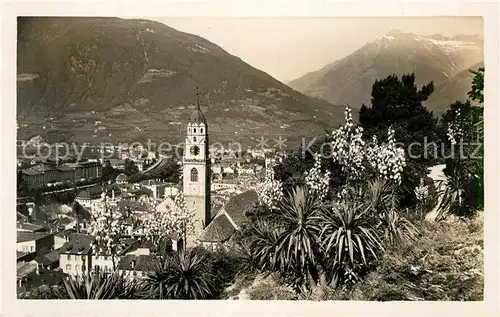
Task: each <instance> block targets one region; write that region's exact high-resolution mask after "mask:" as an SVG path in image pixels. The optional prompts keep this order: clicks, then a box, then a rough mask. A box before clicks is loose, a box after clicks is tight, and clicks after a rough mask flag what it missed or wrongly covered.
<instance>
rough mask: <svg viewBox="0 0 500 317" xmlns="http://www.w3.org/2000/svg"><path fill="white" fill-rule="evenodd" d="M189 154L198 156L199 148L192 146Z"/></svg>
mask: <svg viewBox="0 0 500 317" xmlns="http://www.w3.org/2000/svg"><path fill="white" fill-rule="evenodd" d="M190 152H191V154H192V155H198V154H199V153H200V148H199V147H197V146H196V145H195V146H192V147H191V149H190Z"/></svg>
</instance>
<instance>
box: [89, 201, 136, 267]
mask: <svg viewBox="0 0 500 317" xmlns="http://www.w3.org/2000/svg"><path fill="white" fill-rule="evenodd" d="M103 199H104V208H96V210H95V211H94V213H93V214H92V220H91V222H90V224H89V233H90V234H91V235H92V236H94V237H95V242H94V243H93V247H94V248H95V250H96V251H97V253H98V254H99V253H101V254H105V255H110V256H111V260H112V262H113V271H115V270H116V257H117V256H118V253H119V252H120V251H121V247H122V241H123V239H124V238H126V230H127V227H128V224H127V218H126V216H125V215H124V214H123V213H121V212H120V211H119V210H117V209H115V208H114V207H112V206H109V205H108V203H107V199H108V198H107V197H106V196H105V197H104V198H103Z"/></svg>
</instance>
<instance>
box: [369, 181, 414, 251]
mask: <svg viewBox="0 0 500 317" xmlns="http://www.w3.org/2000/svg"><path fill="white" fill-rule="evenodd" d="M364 196H365V199H366V202H367V203H368V205H369V207H370V209H371V211H372V213H373V214H374V215H376V216H377V221H378V223H377V225H376V228H377V229H378V230H377V231H378V232H379V234H380V237H381V238H382V240H383V241H384V242H385V243H387V244H396V243H399V242H403V241H412V240H413V239H414V238H415V236H416V234H417V233H418V230H417V229H416V228H415V226H414V225H413V224H412V223H411V222H410V221H409V220H408V219H406V218H404V217H402V216H400V215H399V214H398V212H397V211H396V209H397V206H398V200H397V196H396V194H395V188H394V185H393V184H391V183H389V182H388V181H386V180H382V179H379V178H377V179H374V180H370V181H369V182H368V183H367V185H366V187H365V190H364Z"/></svg>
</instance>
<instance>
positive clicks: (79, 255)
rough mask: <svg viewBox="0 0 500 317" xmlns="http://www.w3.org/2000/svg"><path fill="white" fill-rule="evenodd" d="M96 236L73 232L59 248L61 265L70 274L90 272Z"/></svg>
mask: <svg viewBox="0 0 500 317" xmlns="http://www.w3.org/2000/svg"><path fill="white" fill-rule="evenodd" d="M93 241H94V237H93V236H91V235H88V234H83V233H73V234H72V235H71V236H70V238H69V240H68V241H67V242H66V243H65V244H64V245H63V246H62V247H61V248H60V249H59V254H60V255H61V256H60V258H59V265H60V267H61V269H62V270H63V272H64V273H66V274H69V275H73V276H76V275H81V274H83V273H85V274H88V273H90V271H91V268H92V242H93Z"/></svg>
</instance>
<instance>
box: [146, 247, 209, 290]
mask: <svg viewBox="0 0 500 317" xmlns="http://www.w3.org/2000/svg"><path fill="white" fill-rule="evenodd" d="M205 260H206V256H205V255H203V254H202V253H201V252H199V251H197V250H196V249H189V250H181V251H180V252H173V253H171V254H170V255H167V256H164V257H162V258H161V260H160V261H159V262H158V263H157V266H156V268H155V271H154V272H153V273H152V274H151V275H149V277H148V280H149V281H150V282H151V283H152V284H153V289H154V296H155V298H159V299H210V298H211V297H212V295H213V293H214V283H215V280H214V276H213V275H212V274H211V273H210V268H209V267H208V265H207V263H206V261H205Z"/></svg>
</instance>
